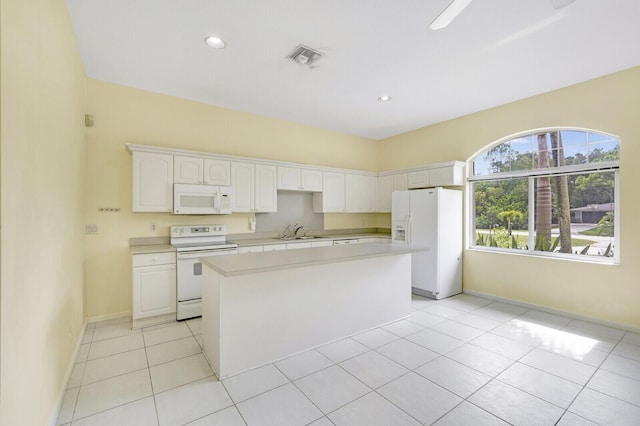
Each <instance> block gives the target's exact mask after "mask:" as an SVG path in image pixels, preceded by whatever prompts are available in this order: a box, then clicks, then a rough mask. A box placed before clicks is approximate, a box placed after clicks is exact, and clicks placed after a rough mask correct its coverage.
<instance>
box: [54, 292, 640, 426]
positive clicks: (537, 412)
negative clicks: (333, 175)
mask: <svg viewBox="0 0 640 426" xmlns="http://www.w3.org/2000/svg"><path fill="white" fill-rule="evenodd" d="M412 307H413V315H412V316H411V317H410V318H408V319H405V320H401V321H397V322H394V323H392V324H388V325H385V326H383V327H380V328H377V329H374V330H370V331H367V332H364V333H361V334H359V335H356V336H353V337H351V338H347V339H344V340H340V341H337V342H333V343H331V344H328V345H325V346H322V347H319V348H317V349H315V350H310V351H308V352H305V353H301V354H298V355H295V356H292V357H290V358H287V359H284V360H280V361H277V362H275V363H273V364H269V365H266V366H263V367H260V368H256V369H254V370H251V371H248V372H245V373H242V374H238V375H236V376H232V377H230V378H228V379H225V380H223V381H222V382H220V381H218V380H217V379H216V378H215V376H214V375H213V371H212V370H211V368H210V367H209V365H208V363H207V361H206V359H205V357H204V355H203V354H202V349H201V345H202V335H201V332H202V331H201V330H202V329H201V324H202V322H201V319H194V320H189V321H185V322H179V323H173V324H168V325H160V326H155V327H148V328H144V329H142V330H133V331H132V330H131V329H130V328H129V320H128V319H121V320H112V321H106V322H102V323H98V324H90V325H89V326H87V329H86V332H85V335H84V336H83V341H82V346H81V348H80V351H79V354H78V359H77V360H76V364H75V368H74V370H73V373H72V377H71V379H70V381H69V386H68V390H67V392H66V394H65V397H64V402H63V406H62V408H61V411H60V414H59V418H58V425H73V426H78V425H136V426H140V425H184V424H189V425H201V426H202V425H210V426H212V425H224V426H235V425H249V426H253V425H277V426H287V425H314V426H325V425H337V426H342V425H367V426H369V425H374V426H375V425H385V426H388V425H393V426H396V425H420V424H422V425H430V424H435V425H438V426H443V425H463V426H464V425H505V424H514V425H554V424H557V425H561V426H567V425H590V424H601V425H639V424H640V334H635V333H631V332H625V331H623V330H618V329H615V328H610V327H605V326H602V325H598V324H593V323H589V322H586V321H580V320H572V319H571V318H566V317H561V316H558V315H553V314H549V313H546V312H540V311H535V310H528V309H526V308H523V307H520V306H516V305H510V304H508V303H503V302H493V301H491V300H488V299H484V298H480V297H475V296H470V295H465V294H462V295H458V296H455V297H452V298H449V299H445V300H441V301H433V300H429V299H424V298H421V297H417V296H414V297H413V301H412Z"/></svg>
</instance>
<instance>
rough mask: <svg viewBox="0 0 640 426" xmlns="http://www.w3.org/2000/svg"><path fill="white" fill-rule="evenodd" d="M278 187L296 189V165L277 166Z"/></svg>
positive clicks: (297, 185)
mask: <svg viewBox="0 0 640 426" xmlns="http://www.w3.org/2000/svg"><path fill="white" fill-rule="evenodd" d="M278 189H285V190H291V191H297V190H299V189H301V186H300V169H298V168H296V167H278Z"/></svg>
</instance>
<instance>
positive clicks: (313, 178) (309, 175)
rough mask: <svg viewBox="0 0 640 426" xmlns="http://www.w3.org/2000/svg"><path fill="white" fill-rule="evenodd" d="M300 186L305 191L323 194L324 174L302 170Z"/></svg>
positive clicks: (318, 171)
mask: <svg viewBox="0 0 640 426" xmlns="http://www.w3.org/2000/svg"><path fill="white" fill-rule="evenodd" d="M300 186H301V187H302V189H304V190H305V191H311V192H322V172H321V171H320V170H309V169H300Z"/></svg>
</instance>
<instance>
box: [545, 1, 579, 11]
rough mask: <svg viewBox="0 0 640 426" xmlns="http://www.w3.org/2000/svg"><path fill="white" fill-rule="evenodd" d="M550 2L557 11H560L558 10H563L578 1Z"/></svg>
mask: <svg viewBox="0 0 640 426" xmlns="http://www.w3.org/2000/svg"><path fill="white" fill-rule="evenodd" d="M550 1H551V5H552V6H553V8H554V9H555V10H558V9H562V8H563V7H565V6H569V5H570V4H571V3H573V2H574V1H576V0H550Z"/></svg>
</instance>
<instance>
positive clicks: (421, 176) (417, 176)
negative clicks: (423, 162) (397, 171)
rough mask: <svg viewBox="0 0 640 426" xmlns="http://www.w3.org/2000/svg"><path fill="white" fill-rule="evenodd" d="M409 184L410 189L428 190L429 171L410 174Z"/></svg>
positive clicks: (408, 176)
mask: <svg viewBox="0 0 640 426" xmlns="http://www.w3.org/2000/svg"><path fill="white" fill-rule="evenodd" d="M407 184H408V185H407V186H408V188H409V189H413V188H427V187H428V186H429V170H420V171H417V172H411V173H408V174H407Z"/></svg>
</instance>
